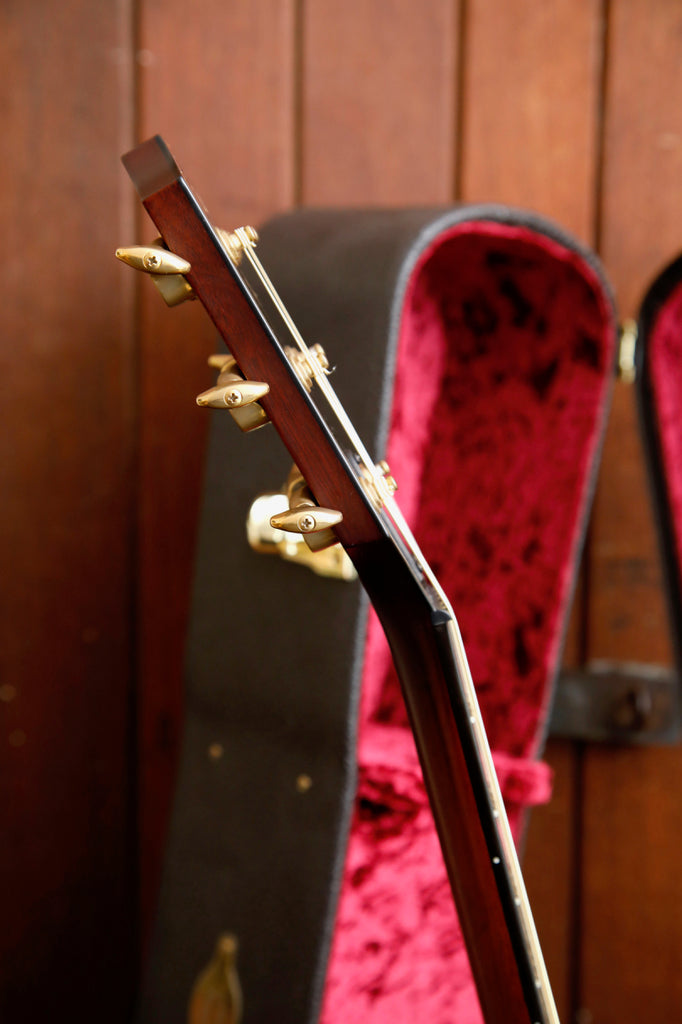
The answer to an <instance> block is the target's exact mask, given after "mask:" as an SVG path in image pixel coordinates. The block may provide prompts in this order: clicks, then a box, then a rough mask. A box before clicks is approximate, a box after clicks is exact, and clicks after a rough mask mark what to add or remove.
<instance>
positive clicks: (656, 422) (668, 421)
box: [635, 256, 682, 742]
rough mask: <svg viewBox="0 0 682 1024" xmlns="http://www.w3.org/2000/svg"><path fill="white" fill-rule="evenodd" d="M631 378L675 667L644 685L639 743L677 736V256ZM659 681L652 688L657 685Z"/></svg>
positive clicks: (680, 504) (680, 666)
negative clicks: (634, 382) (649, 736)
mask: <svg viewBox="0 0 682 1024" xmlns="http://www.w3.org/2000/svg"><path fill="white" fill-rule="evenodd" d="M636 337H637V345H636V349H635V354H636V359H635V363H636V376H637V385H638V387H637V396H638V400H639V403H638V404H639V413H640V422H641V425H642V437H643V442H644V452H645V456H646V460H647V466H648V470H649V480H650V484H651V496H652V501H653V511H654V517H655V521H656V526H657V528H658V539H659V548H660V553H661V563H662V570H663V582H664V588H665V592H666V596H667V600H668V611H669V621H670V633H671V641H672V652H673V655H674V659H675V665H676V670H675V672H673V673H668V674H667V678H666V677H665V676H663V677H661V678H660V679H659V680H656V677H655V676H653V677H652V679H651V680H645V681H644V686H646V685H647V684H648V685H649V696H648V698H647V706H648V712H649V713H648V715H647V716H646V719H645V720H644V721H643V722H642V723H641V727H642V732H643V733H644V736H645V738H646V734H647V732H650V733H651V734H652V737H653V739H654V741H655V742H679V740H680V737H682V693H681V689H680V682H681V680H682V646H681V645H682V427H681V425H680V396H682V256H678V257H677V258H676V259H675V260H673V261H672V263H670V264H669V265H668V266H667V267H665V268H664V269H663V271H662V272H661V273H660V274H658V276H657V277H656V278H655V279H654V280H653V282H652V284H651V285H650V287H649V289H648V291H647V293H646V295H645V297H644V301H643V302H642V306H641V310H640V314H639V318H638V324H637V331H636ZM657 683H658V685H657Z"/></svg>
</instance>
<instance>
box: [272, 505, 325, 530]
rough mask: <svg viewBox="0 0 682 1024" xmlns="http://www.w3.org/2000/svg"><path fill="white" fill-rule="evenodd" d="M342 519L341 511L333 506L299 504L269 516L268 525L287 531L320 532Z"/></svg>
mask: <svg viewBox="0 0 682 1024" xmlns="http://www.w3.org/2000/svg"><path fill="white" fill-rule="evenodd" d="M342 520H343V515H342V514H341V512H337V511H336V509H333V508H319V507H318V506H317V505H300V506H298V507H297V508H289V509H287V510H286V512H279V513H278V514H277V515H274V516H272V517H271V518H270V526H272V527H273V529H275V530H285V531H286V532H287V533H302V534H308V533H320V532H322V530H329V529H330V528H331V527H332V526H337V525H338V524H339V523H340V522H341V521H342Z"/></svg>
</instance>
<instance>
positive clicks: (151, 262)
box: [116, 243, 192, 274]
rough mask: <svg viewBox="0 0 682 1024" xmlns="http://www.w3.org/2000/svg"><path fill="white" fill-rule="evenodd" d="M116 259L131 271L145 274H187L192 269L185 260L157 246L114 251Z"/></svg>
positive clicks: (135, 246) (142, 246) (134, 246)
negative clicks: (131, 269)
mask: <svg viewBox="0 0 682 1024" xmlns="http://www.w3.org/2000/svg"><path fill="white" fill-rule="evenodd" d="M116 258H117V259H119V260H122V261H123V262H124V263H127V264H128V266H129V267H132V268H133V270H143V271H144V272H145V273H146V274H188V273H189V272H190V270H191V269H192V267H191V265H190V264H189V263H188V262H187V260H183V258H182V256H176V254H175V253H174V252H169V251H168V249H164V248H162V246H160V245H157V244H156V243H155V244H154V245H131V246H128V247H127V248H121V249H117V250H116Z"/></svg>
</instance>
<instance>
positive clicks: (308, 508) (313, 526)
mask: <svg viewBox="0 0 682 1024" xmlns="http://www.w3.org/2000/svg"><path fill="white" fill-rule="evenodd" d="M285 493H286V496H287V500H288V502H289V507H288V508H286V509H284V510H283V511H282V512H278V513H276V514H275V515H273V516H271V517H270V526H272V528H273V529H274V530H284V532H285V533H298V534H301V536H302V537H303V539H304V540H305V542H306V544H307V545H308V547H309V548H310V550H311V551H323V550H324V549H325V548H328V547H331V545H332V544H336V543H337V539H336V535H335V533H334V531H333V529H332V527H333V526H337V525H338V524H339V523H340V522H342V520H343V514H342V513H341V512H337V510H336V509H333V508H320V506H319V505H316V504H315V502H314V501H313V498H312V495H311V493H310V490H309V488H308V485H307V484H306V482H305V480H304V479H303V477H302V476H301V473H300V470H299V469H298V467H297V466H293V468H292V470H291V472H290V474H289V479H288V480H287V482H286V487H285Z"/></svg>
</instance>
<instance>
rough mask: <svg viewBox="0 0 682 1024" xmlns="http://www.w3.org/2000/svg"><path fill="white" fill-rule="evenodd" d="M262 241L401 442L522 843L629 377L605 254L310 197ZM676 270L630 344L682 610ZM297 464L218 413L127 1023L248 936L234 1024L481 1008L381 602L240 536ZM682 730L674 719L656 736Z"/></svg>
mask: <svg viewBox="0 0 682 1024" xmlns="http://www.w3.org/2000/svg"><path fill="white" fill-rule="evenodd" d="M259 253H260V256H261V259H262V261H263V263H264V264H265V266H266V268H267V270H268V273H269V275H270V277H271V279H272V280H273V282H274V283H275V286H276V288H277V289H278V291H279V293H280V294H281V296H282V298H283V300H284V302H285V304H286V305H287V307H288V309H289V311H290V312H291V314H292V316H293V319H294V321H295V322H296V323H297V325H298V327H299V329H300V330H301V333H302V334H303V337H304V338H305V339H306V341H307V342H308V344H309V345H310V344H313V343H321V344H322V345H323V346H324V348H325V350H326V353H327V356H328V358H329V361H330V363H331V366H332V367H333V368H334V369H333V375H332V378H331V379H332V383H333V386H334V388H335V390H336V392H337V394H338V396H339V398H340V399H341V402H342V403H343V404H344V406H345V408H346V410H347V412H348V413H349V415H350V418H351V420H352V421H353V422H354V424H355V426H356V427H357V429H358V432H359V434H360V436H361V437H362V438H363V440H364V441H365V443H366V445H367V447H368V449H369V450H370V451H372V452H373V453H375V455H376V458H377V459H380V458H384V457H385V458H387V459H388V462H389V464H390V468H391V472H392V474H393V476H394V477H395V478H396V480H397V483H398V488H399V489H398V492H397V495H396V497H397V499H398V501H399V504H400V505H401V508H402V510H403V512H404V513H405V515H406V517H407V519H408V521H409V522H410V523H411V525H412V527H413V529H414V531H415V534H416V538H417V541H418V542H419V544H420V546H421V548H422V550H423V551H424V554H425V556H426V559H427V561H428V562H429V563H430V564H431V566H432V567H433V568H434V570H435V572H436V574H437V575H438V577H439V579H440V581H441V583H442V585H443V586H444V589H445V590H446V592H447V593H448V596H449V598H450V601H451V603H452V605H453V608H454V610H455V614H456V615H457V618H458V621H459V624H460V627H461V630H462V634H463V638H464V643H465V647H466V650H467V653H468V657H469V661H470V664H471V669H472V675H473V678H474V681H475V683H476V686H477V690H478V695H479V700H480V703H481V707H482V712H483V717H484V721H485V723H486V728H487V731H488V736H489V740H490V745H491V747H492V749H493V755H494V759H495V763H496V767H497V770H498V775H499V778H500V783H501V788H502V793H503V796H504V797H505V801H506V804H507V807H508V812H509V816H510V821H511V824H512V829H513V831H514V833H515V836H516V837H517V839H518V838H519V837H520V835H521V833H522V829H523V822H524V814H525V809H526V808H528V807H529V806H532V805H533V804H537V803H541V802H543V801H545V800H547V799H548V798H549V796H550V791H551V778H550V773H549V770H548V769H547V767H546V766H545V765H544V764H543V763H542V762H541V761H540V760H539V758H540V755H541V751H542V746H543V743H544V739H545V735H546V732H547V729H548V723H549V720H550V711H551V705H552V694H553V690H554V684H555V681H556V677H557V673H558V666H559V660H560V653H561V649H562V643H563V638H564V635H565V630H566V624H567V618H568V612H569V608H570V603H571V598H572V593H573V589H574V585H575V581H576V574H577V567H578V561H579V556H580V551H581V547H582V543H583V539H584V533H585V528H586V523H587V518H588V513H589V508H590V503H591V499H592V495H593V490H594V485H595V480H596V474H597V469H598V463H599V455H600V449H601V443H602V438H603V433H604V427H605V423H606V418H607V414H608V406H609V399H610V393H611V386H612V382H613V380H614V376H615V373H614V369H615V365H616V349H617V331H616V327H615V318H614V308H613V303H612V300H611V297H610V293H609V288H608V285H607V283H606V281H605V279H604V276H603V273H602V271H601V269H600V267H599V264H598V262H597V261H596V259H595V258H594V256H593V255H592V254H591V253H589V252H588V251H586V250H585V249H583V248H582V247H580V246H579V245H578V244H577V243H576V242H575V241H574V240H572V239H571V238H570V237H569V236H567V235H566V234H565V233H564V232H562V231H561V230H559V229H558V228H556V227H555V226H554V225H553V224H551V223H549V222H547V221H545V220H543V219H542V218H540V217H538V216H536V215H533V214H528V213H526V212H521V211H515V210H510V209H508V208H502V207H494V206H482V207H468V208H455V209H449V210H425V209H422V210H405V211H391V212H387V211H352V212H351V211H315V210H304V211H298V212H295V213H293V214H289V215H285V216H283V217H279V218H277V219H275V220H273V221H271V222H270V223H269V224H267V225H266V226H265V228H264V229H263V230H262V232H261V242H260V244H259ZM675 268H676V269H675V271H674V274H677V277H674V280H673V276H674V274H673V271H670V272H669V273H668V274H667V275H665V274H664V275H663V278H662V279H661V282H660V284H659V285H658V286H657V287H655V288H654V290H653V291H652V293H651V296H650V298H649V299H648V300H647V302H646V303H645V306H644V317H643V325H644V326H645V327H646V330H647V332H648V333H649V334H650V336H651V337H650V339H649V342H648V343H647V344H646V345H643V346H641V347H640V356H641V359H642V361H643V372H642V376H641V379H642V382H643V400H642V406H643V408H644V409H645V410H646V417H645V419H646V422H647V431H648V432H647V437H648V438H650V448H651V451H652V452H654V453H655V458H654V464H655V466H656V468H655V471H654V479H655V481H656V488H655V491H656V495H657V497H658V499H659V503H660V509H661V510H662V511H661V513H660V518H661V521H662V523H663V527H664V529H663V531H662V533H663V536H664V537H665V539H666V544H667V548H666V564H667V566H668V569H669V571H670V575H671V580H672V586H671V592H672V593H673V594H674V601H673V604H674V608H675V613H676V615H677V618H676V619H675V623H676V628H675V632H676V634H678V633H679V628H678V626H679V622H680V617H679V615H680V599H679V566H680V564H681V562H682V559H681V558H680V543H681V542H680V537H679V529H676V527H675V523H676V522H677V523H678V524H682V459H680V457H679V454H680V453H679V452H678V448H679V446H680V445H682V432H681V431H680V430H679V421H678V420H676V419H675V415H676V409H675V403H674V399H675V396H676V395H677V394H679V386H680V380H679V378H680V376H682V351H680V350H681V349H682V330H680V329H679V326H680V320H682V289H678V286H677V280H678V278H679V276H680V275H679V271H680V269H682V268H681V267H680V265H679V264H676V265H675ZM671 275H673V276H671ZM288 470H289V465H288V464H287V459H286V453H285V451H284V449H283V447H282V445H281V443H280V442H279V440H278V438H277V437H276V436H275V434H274V431H272V430H268V429H266V430H262V431H258V432H257V433H255V434H254V435H253V436H248V437H241V436H240V435H239V433H238V431H237V430H235V428H234V424H233V423H232V421H231V418H230V417H229V416H221V415H215V416H214V422H213V425H212V431H211V439H210V447H209V454H208V461H207V469H206V484H205V500H204V508H203V514H202V520H201V527H200V536H199V546H198V555H197V569H196V584H195V592H194V602H193V609H192V616H191V625H190V632H189V646H188V660H187V666H188V674H187V707H186V723H185V735H184V745H183V754H182V761H181V767H180V772H179V781H178V789H177V795H176V800H175V810H174V814H173V819H172V824H171V830H170V836H169V842H168V849H167V857H166V864H165V870H164V878H163V883H162V889H161V895H160V900H159V912H158V919H157V924H156V929H155V936H154V941H153V944H152V953H151V957H150V963H149V969H148V971H147V976H146V981H145V983H144V985H143V990H142V995H141V1000H140V1006H139V1013H138V1020H139V1021H140V1022H143V1024H157V1022H158V1024H176V1022H177V1024H180V1022H184V1021H185V1020H186V1014H187V1003H188V998H189V994H190V991H191V989H192V986H193V983H194V982H195V979H196V978H197V975H198V974H199V972H200V970H201V969H202V967H203V966H204V965H205V963H206V961H207V960H208V958H209V957H210V955H211V951H212V948H213V947H214V946H215V943H216V940H217V938H218V936H219V935H220V934H221V933H224V932H232V933H234V934H235V935H236V936H237V938H238V942H239V947H240V953H239V974H240V978H241V984H242V988H243V990H244V1007H245V1009H244V1018H243V1019H244V1022H245V1024H265V1022H269V1021H273V1020H277V1021H278V1022H279V1024H313V1022H315V1021H318V1020H321V1021H323V1022H324V1024H337V1022H340V1021H341V1020H342V1019H343V1020H344V1021H346V1020H357V1021H361V1022H362V1024H375V1022H380V1021H381V1022H383V1021H390V1022H391V1024H400V1022H403V1021H405V1022H407V1021H409V1022H410V1024H411V1022H413V1021H414V1020H415V1019H423V1020H432V1021H434V1022H435V1021H439V1022H440V1021H442V1022H445V1021H454V1020H457V1022H458V1024H462V1022H468V1021H472V1022H473V1021H478V1020H480V1011H479V1009H478V1005H477V1000H476V996H475V993H474V989H473V983H472V981H471V978H470V974H469V969H468V963H467V959H466V953H465V950H464V948H463V945H462V940H461V936H460V933H459V929H458V926H457V922H456V917H455V913H454V909H453V905H452V899H451V896H450V890H449V886H448V883H447V881H446V877H445V872H444V868H443V866H442V861H441V857H440V852H439V848H438V844H437V840H436V836H435V830H434V826H433V822H432V819H431V814H430V810H429V807H428V801H427V798H426V795H425V793H424V788H423V783H422V779H421V773H420V770H419V765H418V762H417V756H416V752H415V748H414V743H413V740H412V736H411V732H410V730H409V726H408V723H407V721H406V717H405V711H404V708H403V704H402V699H401V696H400V691H399V684H398V681H397V679H396V676H395V673H394V671H393V668H392V665H391V661H390V657H389V654H388V651H387V648H386V645H385V642H384V640H383V637H382V635H381V631H380V628H379V627H378V625H377V620H376V618H375V617H374V615H373V613H370V614H368V606H367V602H366V600H365V598H364V596H363V594H362V592H361V589H360V587H359V584H358V583H357V582H341V581H339V580H330V579H328V578H323V577H320V576H317V575H314V574H313V573H311V572H310V571H309V569H307V568H304V567H302V566H299V565H292V564H289V563H287V562H286V561H284V560H282V559H279V558H276V557H271V556H265V555H262V554H258V553H255V552H254V551H252V550H250V548H249V546H248V544H247V543H246V539H245V526H244V524H245V520H246V516H247V512H248V509H249V507H250V504H251V501H252V500H253V498H254V497H255V496H256V495H257V494H258V493H259V492H262V491H271V490H273V489H277V488H278V487H279V486H280V485H281V484H282V483H283V481H284V479H285V478H286V475H287V473H288ZM675 513H677V515H675ZM396 600H400V595H399V594H396ZM583 688H584V687H583ZM675 707H676V708H677V703H675ZM569 708H570V701H569ZM569 717H570V715H569ZM675 731H676V722H670V721H667V723H666V724H665V727H664V728H663V729H662V730H661V729H659V730H658V732H657V733H656V735H657V736H662V735H664V734H665V737H666V738H670V737H671V736H672V735H673V734H674V733H675ZM626 732H627V730H626ZM624 738H628V736H626V735H625V734H624Z"/></svg>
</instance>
